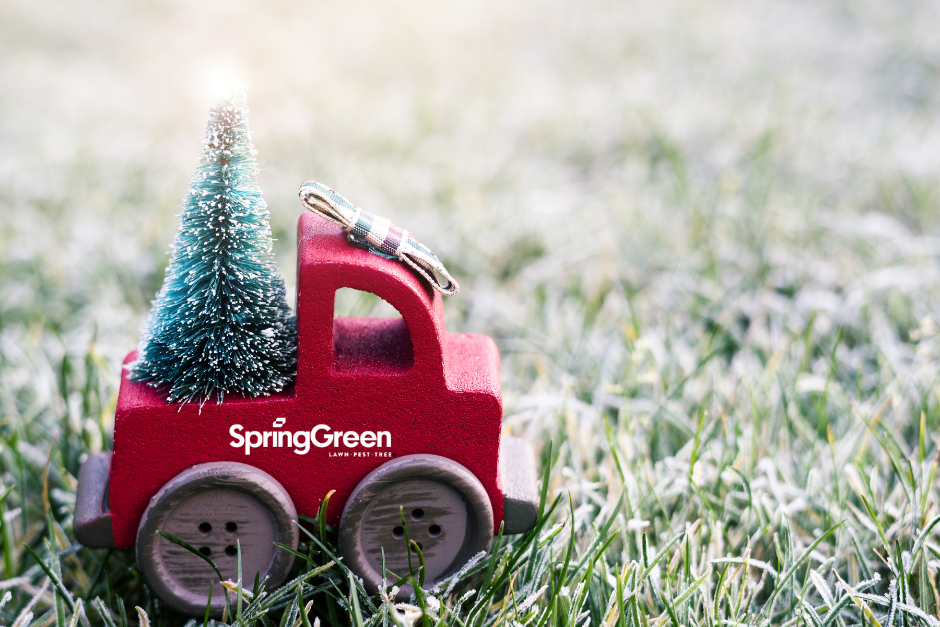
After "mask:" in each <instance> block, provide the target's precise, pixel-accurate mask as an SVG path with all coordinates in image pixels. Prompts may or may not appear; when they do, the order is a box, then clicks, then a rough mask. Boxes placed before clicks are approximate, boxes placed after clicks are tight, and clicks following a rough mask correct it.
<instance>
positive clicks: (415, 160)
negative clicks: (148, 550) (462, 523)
mask: <svg viewBox="0 0 940 627" xmlns="http://www.w3.org/2000/svg"><path fill="white" fill-rule="evenodd" d="M308 5H309V6H308ZM938 20H940V14H938V5H937V4H935V3H928V2H917V1H909V2H895V3H877V2H857V3H843V2H837V1H823V2H809V1H802V0H797V1H794V2H776V1H759V2H750V3H748V2H736V1H734V0H722V1H718V0H715V1H711V0H708V1H705V2H702V1H692V0H688V1H683V0H667V1H665V2H655V3H651V2H646V3H644V2H634V1H631V2H612V1H604V0H598V1H593V0H592V1H591V2H587V3H585V2H569V1H564V0H538V1H537V0H520V1H518V2H512V3H506V2H496V1H489V0H481V1H478V2H465V3H454V2H437V1H435V2H432V1H423V0H414V1H409V2H386V3H382V2H364V1H360V0H353V1H351V2H343V3H340V2H336V3H332V4H330V5H323V4H322V3H321V4H317V5H311V3H305V4H304V3H289V2H265V3H261V2H247V1H233V2H221V1H207V2H201V3H193V2H183V1H178V2H170V1H158V2H153V3H147V4H135V3H124V2H117V1H111V0H104V1H101V0H99V1H96V2H88V1H85V0H80V1H79V2H64V1H60V0H51V1H50V2H43V3H35V2H26V1H25V0H0V59H2V63H0V208H2V213H3V221H2V225H0V295H2V296H0V403H2V405H0V407H2V413H0V436H2V438H3V443H2V448H0V469H2V472H3V474H2V482H3V484H4V486H7V487H10V486H13V489H12V492H11V493H10V494H9V496H8V497H7V498H6V500H5V501H4V503H3V505H2V507H3V509H4V511H5V516H4V520H5V525H4V530H3V534H2V535H3V557H4V564H3V566H4V568H5V577H6V580H5V582H4V583H2V584H0V587H2V588H4V589H6V590H8V591H9V592H11V593H12V597H11V598H10V600H8V601H7V602H6V603H5V605H3V607H2V610H0V622H2V623H4V624H7V625H9V624H12V623H14V621H19V622H18V625H19V626H21V627H25V625H26V624H27V623H29V622H30V621H32V622H35V623H36V624H50V623H51V622H53V621H57V620H58V621H72V618H73V616H79V617H82V616H84V615H86V614H87V616H88V617H89V618H90V620H91V622H94V623H96V624H100V623H101V621H102V620H104V619H103V615H102V614H101V612H104V613H106V614H110V615H112V616H113V617H114V620H116V621H118V622H120V621H121V620H122V618H121V616H122V611H121V609H120V606H121V602H120V601H119V599H123V603H124V604H125V605H126V607H127V608H128V610H130V609H131V608H132V607H133V606H141V607H142V608H143V609H144V610H145V611H146V612H147V613H148V615H149V617H150V619H151V620H152V621H154V623H156V624H167V625H171V624H177V623H180V622H182V619H180V618H179V617H176V616H173V615H171V614H168V613H166V612H165V611H163V610H162V609H161V608H159V607H158V606H156V605H155V604H154V603H153V602H152V601H151V599H150V598H149V595H148V593H147V591H146V590H145V589H143V588H142V586H141V585H140V584H139V582H138V580H137V578H136V574H135V571H134V570H133V568H132V567H133V560H132V557H131V556H128V555H126V554H122V553H115V554H113V555H111V556H107V557H106V554H105V553H104V552H99V551H90V550H87V549H83V548H77V547H74V546H72V543H73V542H74V539H73V536H72V535H71V513H72V509H73V507H74V489H75V476H76V474H77V471H78V467H79V464H80V462H81V459H82V456H83V455H85V454H86V453H88V452H93V451H97V450H100V449H102V448H106V447H107V446H108V437H109V435H108V434H109V426H110V424H111V419H112V411H113V405H114V395H115V392H116V385H117V381H118V373H119V364H120V361H121V359H122V358H123V356H124V354H125V353H126V352H127V351H128V350H129V349H131V348H132V347H133V346H134V345H135V343H136V341H137V334H138V331H139V329H140V327H141V324H142V323H143V320H144V317H145V316H146V313H147V309H148V306H149V301H150V299H151V298H152V297H153V295H154V293H155V292H156V290H157V289H158V288H159V286H160V283H161V281H162V269H163V266H164V265H165V263H166V255H165V251H166V249H167V247H168V244H169V242H170V241H171V240H172V237H173V233H174V232H175V228H176V227H175V217H174V216H175V214H176V213H177V206H178V203H179V200H180V199H181V198H182V196H183V194H184V193H185V191H186V189H187V187H188V181H189V178H190V177H191V176H192V174H193V172H194V167H195V166H194V163H195V160H196V158H197V157H198V155H199V151H200V149H201V146H200V142H201V139H202V134H203V129H204V125H205V116H206V112H207V110H208V104H209V101H210V96H211V91H212V89H211V88H212V86H213V84H215V83H217V82H218V81H217V79H218V78H220V77H221V76H224V74H226V73H234V74H236V75H237V76H239V77H240V78H242V79H243V80H245V81H246V82H248V83H249V84H250V86H251V91H250V94H249V100H250V103H251V106H252V115H251V125H252V128H253V130H254V133H255V134H254V140H255V144H256V147H257V149H258V153H259V155H258V158H259V162H260V164H261V166H262V175H261V179H260V183H261V186H262V188H263V189H264V191H265V194H266V198H267V200H268V203H269V205H270V208H271V212H272V222H273V226H274V230H275V233H276V236H277V237H278V238H279V241H278V243H277V254H278V262H279V264H280V266H281V268H282V270H283V273H284V275H285V277H286V278H287V280H288V283H289V291H290V289H291V287H292V283H293V276H294V270H293V267H292V264H293V262H294V253H293V246H294V241H293V238H294V236H293V229H294V224H295V222H296V219H297V215H298V213H299V212H300V211H301V207H300V205H299V203H298V201H297V199H296V191H297V188H298V186H299V184H300V183H301V182H302V181H304V180H307V179H317V180H320V181H323V182H326V183H327V184H329V185H331V186H333V187H334V188H336V189H338V190H340V191H341V192H343V193H344V194H346V195H347V196H348V197H349V198H351V199H352V200H353V201H354V202H356V203H357V204H360V205H362V206H364V207H366V208H368V209H370V210H372V211H374V212H376V213H378V214H381V215H386V216H388V217H390V218H392V219H393V220H395V221H396V222H399V223H400V224H403V225H405V226H406V227H408V228H410V229H411V230H412V231H414V232H415V233H416V234H417V235H418V237H419V239H420V240H422V241H423V242H425V243H426V244H428V245H429V246H430V247H431V248H432V249H433V250H435V251H436V252H438V253H439V254H440V256H441V257H442V258H443V259H444V261H445V263H446V264H447V266H448V267H449V268H450V269H451V271H452V273H453V274H454V275H455V276H456V277H457V278H458V280H459V281H460V283H461V286H462V288H463V289H462V291H461V293H460V295H459V296H458V297H456V298H452V299H449V300H448V302H447V315H448V325H449V327H450V329H451V330H459V331H473V332H484V333H488V334H490V335H492V336H494V337H495V338H497V341H498V343H499V346H500V349H501V351H502V354H503V386H504V387H503V389H504V397H505V409H506V423H507V425H508V427H509V428H510V429H511V430H512V431H513V432H515V433H517V434H520V435H522V436H524V437H526V438H527V439H528V440H529V441H531V442H532V443H533V445H535V446H536V447H537V448H538V449H539V450H540V451H542V455H543V461H544V462H547V456H548V449H547V445H548V442H549V441H550V440H551V441H552V442H553V449H552V451H553V457H557V461H556V462H555V465H554V468H553V470H552V472H551V475H550V481H549V486H548V500H549V502H551V501H552V500H553V499H554V498H555V496H556V495H557V496H559V497H560V499H561V500H560V502H559V504H558V507H557V508H556V509H555V511H554V512H553V513H552V514H551V515H550V516H549V517H548V518H547V519H546V526H545V527H544V528H543V529H542V531H541V535H542V542H543V543H544V544H543V549H542V550H541V551H539V552H533V551H529V552H527V553H525V554H524V555H525V557H523V553H522V551H523V549H525V548H526V547H530V546H531V543H532V542H533V541H534V537H529V538H522V539H517V540H515V541H514V544H511V545H509V546H508V547H504V549H502V550H501V551H500V552H497V553H496V555H495V557H493V558H492V560H491V561H490V562H486V564H493V565H494V570H493V573H492V575H491V576H487V575H486V574H485V572H483V571H481V572H477V573H475V574H474V573H470V574H469V575H468V578H467V581H466V582H465V583H462V584H459V585H458V587H457V589H456V590H455V591H453V592H452V593H449V594H448V593H447V591H444V592H442V593H441V594H439V595H438V596H440V597H443V599H442V600H443V601H444V605H445V607H446V608H450V609H449V610H446V611H444V610H441V609H435V607H436V605H435V604H436V603H437V601H435V600H433V599H432V600H429V601H423V600H421V599H418V600H417V601H416V602H417V603H418V604H419V605H423V607H425V609H426V610H427V612H428V615H427V616H428V617H430V618H427V619H426V620H430V619H435V620H436V618H437V617H440V619H441V620H443V621H444V622H446V623H448V624H454V625H458V624H460V625H464V624H467V623H472V624H473V625H484V624H493V623H500V624H502V623H510V624H516V623H525V624H527V625H533V626H535V625H545V624H549V623H550V624H553V625H554V624H557V625H560V624H577V625H585V624H586V622H585V621H587V620H590V621H591V624H592V625H595V626H596V625H598V624H599V623H601V622H604V623H606V624H607V625H611V626H612V625H614V624H618V625H619V624H623V625H624V627H627V625H632V626H633V627H640V625H642V626H643V627H646V626H647V625H656V626H657V627H658V626H662V625H665V624H670V625H679V624H683V625H686V624H688V625H691V624H703V625H708V626H712V625H719V624H729V625H730V624H737V623H767V622H771V623H773V624H795V623H796V622H799V621H803V622H805V623H807V624H813V625H814V626H816V627H818V626H819V625H825V626H826V627H829V625H833V624H836V625H839V627H843V626H844V625H847V624H855V623H860V622H865V623H870V624H876V623H877V624H881V625H894V624H899V623H903V624H907V625H911V624H916V623H918V622H920V623H925V624H930V625H935V624H936V621H937V617H938V613H937V608H938V605H940V603H938V593H937V589H936V578H937V575H938V569H940V561H938V559H940V554H938V552H937V551H938V550H940V549H938V544H937V543H936V540H937V538H936V532H934V531H930V532H929V533H927V532H924V530H925V529H928V528H929V527H930V525H931V524H932V521H935V520H936V519H935V516H936V515H937V514H938V513H940V505H938V496H940V495H938V491H937V488H938V485H937V481H936V479H935V476H934V471H935V469H936V461H935V460H936V459H937V454H938V453H937V452H938V450H940V449H938V443H940V436H938V433H940V402H938V384H940V379H938V351H940V324H938V319H940V206H938V203H940V187H938V184H937V175H938V172H940V124H938V118H937V115H936V112H937V110H938V106H940V38H937V37H936V24H937V23H938ZM371 306H372V303H369V302H359V303H353V302H352V301H346V302H345V304H344V307H346V308H347V309H348V310H356V311H359V312H362V311H365V310H367V309H369V308H370V307H371ZM605 429H609V432H607V431H605ZM53 442H54V444H53ZM50 450H51V451H52V452H51V457H50V453H49V452H50ZM47 458H49V462H48V473H47V474H45V473H44V469H45V468H46V466H47ZM44 486H47V488H48V489H47V490H45V491H44ZM44 495H47V497H48V498H47V499H45V498H43V497H44ZM621 495H623V499H622V500H619V499H620V498H621ZM47 512H48V513H51V514H52V517H53V519H54V522H53V523H52V526H53V527H54V529H55V531H56V533H55V543H56V544H57V545H58V548H59V549H60V553H61V555H62V557H61V560H60V561H61V563H60V564H59V565H56V564H57V562H56V560H55V559H53V558H52V554H51V553H50V548H49V546H50V545H48V544H45V539H46V538H49V537H51V535H52V534H51V533H50V526H49V525H50V523H49V522H48V520H49V519H48V518H47V515H46V514H47ZM607 521H610V524H609V525H606V524H605V523H606V522H607ZM556 523H557V524H560V525H563V526H560V527H557V528H556V527H552V525H555V524H556ZM840 523H841V525H840ZM836 525H840V526H838V528H837V529H835V530H834V531H833V532H832V533H831V534H830V535H825V534H826V532H827V530H829V529H830V528H832V527H834V526H836ZM549 528H552V529H554V532H553V533H555V535H551V534H550V533H548V530H549ZM819 538H823V539H822V541H820V542H819V543H818V544H816V545H815V546H814V545H813V543H814V542H816V541H817V540H818V539H819ZM327 539H328V540H329V538H327ZM608 541H609V543H607V542H608ZM605 543H606V544H605ZM24 544H25V545H27V546H28V547H29V548H30V549H31V550H33V551H35V552H36V554H37V556H38V557H39V559H41V560H42V561H43V563H44V564H45V565H46V566H45V568H48V569H49V570H50V572H53V574H55V573H57V572H61V577H62V587H61V588H59V589H58V591H57V592H56V594H55V595H54V594H53V591H54V590H56V586H55V585H53V586H51V587H50V586H48V584H47V583H46V580H47V575H46V572H45V570H44V569H43V568H41V567H40V566H39V564H38V562H37V561H36V558H34V557H33V556H32V555H30V553H29V552H28V551H27V550H26V549H24V548H23V547H24ZM569 550H570V554H569ZM311 555H312V557H311V560H312V563H311V564H310V565H308V566H306V567H305V568H307V570H308V571H310V570H311V569H314V568H315V566H314V565H313V564H323V563H327V562H328V559H327V558H328V556H327V555H325V554H324V553H323V552H316V551H313V552H312V553H311ZM566 555H570V556H571V559H570V560H569V561H568V562H566V561H565V556H566ZM504 556H508V557H506V559H507V560H508V561H506V562H499V560H500V559H502V558H503V557H504ZM657 556H659V557H660V558H661V559H659V560H658V561H657V559H656V558H657ZM546 560H548V561H551V562H552V563H548V561H546ZM742 560H743V561H746V562H747V565H742V563H741V562H742ZM105 561H106V563H105V566H104V567H102V562H105ZM497 562H499V564H500V565H499V566H498V567H496V566H495V565H496V564H497ZM298 568H300V567H299V566H298ZM875 577H878V578H879V579H878V580H877V581H873V582H870V583H868V584H866V583H863V582H864V581H865V580H872V579H873V578H875ZM510 579H512V584H511V586H510V584H509V581H510ZM330 582H335V583H336V584H337V585H338V586H339V588H334V587H332V583H330ZM347 582H348V579H347V578H346V576H345V575H343V573H342V572H341V571H340V570H338V569H337V568H336V567H333V568H332V569H330V570H328V571H325V572H324V573H322V574H318V575H316V576H313V577H311V578H310V580H309V583H307V584H303V585H301V586H300V593H301V595H303V596H304V597H305V599H307V598H309V599H312V600H313V606H312V607H311V609H310V615H309V616H310V621H313V620H315V619H320V620H322V621H324V622H334V623H335V622H346V621H350V620H351V621H353V622H354V623H357V624H358V622H359V621H360V618H359V617H360V614H359V612H360V611H361V613H362V616H363V618H362V619H361V620H364V621H369V620H372V621H383V620H390V618H389V614H387V613H383V612H384V610H382V609H381V607H380V605H381V604H380V603H379V606H374V605H372V604H373V603H378V601H375V600H374V599H373V600H371V601H370V600H368V599H366V598H365V597H362V598H360V597H359V595H353V596H354V598H355V600H356V602H357V603H358V608H359V609H356V607H354V608H353V610H352V612H351V613H350V612H348V611H347V610H346V609H344V608H345V607H347V605H348V603H349V598H350V597H349V596H347V595H349V590H348V585H347ZM582 583H587V584H588V585H585V586H581V587H579V585H580V584H582ZM543 585H544V586H547V588H544V589H543V588H542V586H543ZM469 588H473V589H476V590H478V591H479V592H477V593H474V594H473V595H470V596H469V597H467V598H466V599H465V601H464V603H463V605H462V606H461V609H459V610H458V609H456V604H457V602H458V599H459V598H461V597H462V595H464V593H465V592H466V590H467V589H469ZM66 590H67V591H68V592H67V593H66V592H65V591H66ZM296 594H297V586H294V587H292V588H289V589H284V590H283V591H282V595H283V596H282V597H281V598H280V600H279V603H278V604H275V605H277V606H278V607H280V606H283V605H284V604H285V603H287V602H290V603H289V605H288V609H287V610H286V611H283V610H281V609H277V608H276V607H275V608H274V609H271V610H270V611H269V615H270V617H271V620H281V617H282V616H283V617H284V618H283V623H282V624H293V623H294V621H296V620H300V621H301V623H302V624H305V623H304V619H303V618H302V617H301V618H298V614H297V613H296V611H294V610H295V606H296ZM866 595H868V596H866ZM95 597H100V598H101V599H102V601H101V603H102V605H101V606H98V607H95V609H91V608H90V606H89V603H90V602H91V601H92V600H93V599H94V598H95ZM57 599H58V600H59V606H60V608H61V613H60V615H58V616H57V613H56V612H55V604H56V600H57ZM344 599H345V600H344ZM80 600H82V606H83V608H84V610H76V609H74V608H75V607H76V606H77V604H78V603H79V601H80ZM269 601H270V598H269ZM247 603H248V602H247V600H246V604H247ZM428 603H430V605H428ZM269 605H270V604H269ZM833 606H836V608H837V609H836V611H832V612H830V609H831V608H832V607H833ZM247 607H250V608H251V611H248V610H247V609H246V610H244V611H243V614H242V616H241V619H240V620H242V622H244V623H251V622H254V621H256V620H261V619H258V617H257V616H258V614H259V613H260V612H261V611H262V610H263V609H264V608H263V607H262V604H261V603H258V602H256V603H254V604H251V605H247ZM106 608H110V609H106ZM471 608H472V609H471ZM252 612H254V613H252ZM131 613H132V614H133V612H132V611H131ZM396 616H397V615H396ZM396 616H392V617H391V619H396ZM402 616H403V617H397V619H398V620H405V621H413V620H415V616H416V614H415V613H414V612H411V613H406V614H404V615H402ZM370 617H371V618H370ZM109 620H110V619H109ZM130 620H131V622H134V621H136V620H137V617H136V615H135V616H132V617H131V619H130ZM265 620H267V619H265Z"/></svg>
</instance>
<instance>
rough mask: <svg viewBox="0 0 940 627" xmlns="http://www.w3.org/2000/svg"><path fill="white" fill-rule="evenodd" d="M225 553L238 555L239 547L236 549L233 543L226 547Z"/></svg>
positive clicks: (232, 555)
mask: <svg viewBox="0 0 940 627" xmlns="http://www.w3.org/2000/svg"><path fill="white" fill-rule="evenodd" d="M225 554H226V555H228V556H229V557H235V556H236V555H238V549H236V548H235V547H234V546H233V545H231V544H230V545H228V546H227V547H225Z"/></svg>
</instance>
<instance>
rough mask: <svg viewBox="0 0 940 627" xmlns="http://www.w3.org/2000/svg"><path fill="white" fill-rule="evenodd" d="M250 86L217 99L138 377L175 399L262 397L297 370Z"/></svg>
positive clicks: (136, 366) (143, 345) (138, 364)
mask: <svg viewBox="0 0 940 627" xmlns="http://www.w3.org/2000/svg"><path fill="white" fill-rule="evenodd" d="M257 174H258V167H257V165H256V164H255V150H254V148H253V147H252V145H251V140H250V135H249V131H248V105H247V97H246V95H245V91H244V88H243V86H241V85H237V84H232V85H231V86H230V89H229V92H228V93H227V94H226V95H225V96H223V97H221V98H220V99H219V100H218V101H217V102H216V103H215V104H214V105H213V107H212V110H211V112H210V116H209V124H208V127H207V128H206V139H205V142H204V153H203V156H202V158H201V160H200V162H199V168H198V170H197V172H196V176H195V177H194V178H193V183H192V187H191V188H190V190H189V193H188V194H187V195H186V198H185V199H184V200H183V211H182V213H181V214H180V223H179V231H178V232H177V235H176V241H175V242H174V244H173V249H172V259H171V260H170V265H169V267H168V268H167V271H166V278H165V280H164V283H163V288H162V289H161V290H160V292H159V294H158V295H157V298H156V300H155V301H154V303H153V309H152V310H151V312H150V319H149V320H148V321H147V327H146V330H145V331H144V333H143V334H142V336H141V343H140V349H139V354H138V358H137V361H136V362H134V363H133V364H132V365H131V369H132V377H133V379H134V380H136V381H145V382H147V383H149V384H150V385H152V386H154V387H158V388H161V389H163V390H166V391H167V393H168V396H169V400H171V401H182V402H187V401H201V402H205V401H206V400H209V399H210V398H215V399H216V400H218V401H219V402H221V401H222V399H223V397H224V396H225V394H227V393H236V394H242V395H245V396H264V395H269V394H271V393H272V392H277V391H280V390H283V389H284V388H285V387H286V386H287V385H288V384H289V383H290V382H291V381H292V380H293V378H294V375H295V366H296V327H295V322H294V319H293V317H292V316H291V313H290V308H289V307H288V305H287V299H286V294H285V289H284V281H283V279H282V278H281V276H280V273H279V272H278V270H277V266H276V264H275V262H274V255H273V252H272V237H271V227H270V224H269V217H270V216H269V213H268V209H267V205H266V204H265V202H264V200H263V199H262V197H261V189H260V188H259V187H258V185H257V183H256V181H255V179H256V177H257Z"/></svg>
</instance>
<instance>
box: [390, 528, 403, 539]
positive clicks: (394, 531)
mask: <svg viewBox="0 0 940 627" xmlns="http://www.w3.org/2000/svg"><path fill="white" fill-rule="evenodd" d="M392 535H393V536H395V537H396V538H404V537H405V528H404V527H402V526H401V525H398V526H397V527H395V528H394V529H392Z"/></svg>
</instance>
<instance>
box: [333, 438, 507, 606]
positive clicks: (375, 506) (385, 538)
mask: <svg viewBox="0 0 940 627" xmlns="http://www.w3.org/2000/svg"><path fill="white" fill-rule="evenodd" d="M400 508H401V509H400ZM402 510H403V511H404V515H405V525H407V528H408V536H409V538H410V539H411V540H414V541H415V542H417V543H418V546H419V547H420V549H421V553H422V554H423V555H424V561H425V581H424V587H425V588H428V589H430V588H432V587H433V586H434V584H435V583H437V582H439V581H442V580H443V579H446V578H447V577H448V576H449V575H451V574H453V573H455V572H456V571H457V570H459V569H460V567H461V566H463V565H464V564H465V563H466V562H467V560H469V559H470V558H471V557H473V556H474V555H476V554H477V553H478V552H480V551H482V550H485V549H488V548H489V546H490V543H491V542H492V541H493V507H492V505H491V504H490V499H489V496H488V495H487V493H486V490H485V489H484V488H483V484H481V483H480V480H479V479H477V478H476V477H475V476H474V475H473V473H471V472H470V471H469V470H467V469H466V468H464V467H463V466H461V465H460V464H458V463H457V462H454V461H452V460H449V459H447V458H444V457H439V456H437V455H407V456H404V457H400V458H398V459H394V460H392V461H390V462H387V463H385V464H383V465H382V466H379V467H378V468H376V469H375V470H373V471H372V472H371V473H369V475H367V476H366V478H365V479H363V480H362V481H360V482H359V485H357V486H356V489H355V490H353V492H352V494H351V495H350V497H349V500H348V501H347V502H346V507H345V509H344V510H343V517H342V519H341V520H340V524H339V546H340V551H341V552H342V554H343V558H344V561H345V563H346V565H347V566H349V568H350V569H351V570H352V571H353V572H354V573H356V574H357V575H359V576H360V577H362V579H363V582H364V583H365V587H366V590H368V591H369V593H370V594H375V593H376V592H377V591H378V589H379V586H381V584H382V572H381V570H382V550H383V549H384V551H385V568H386V570H387V571H388V574H387V581H388V585H392V584H393V583H395V581H397V579H398V578H400V577H404V576H406V575H407V574H408V553H407V549H406V545H405V529H404V527H403V525H402V520H401V513H400V512H401V511H402ZM411 562H412V567H413V569H414V572H415V575H417V570H418V559H417V554H416V553H415V552H412V559H411ZM412 592H413V590H412V589H411V586H402V590H401V596H404V597H405V598H406V599H407V596H408V595H410V594H411V593H412ZM401 596H400V597H399V598H401Z"/></svg>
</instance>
